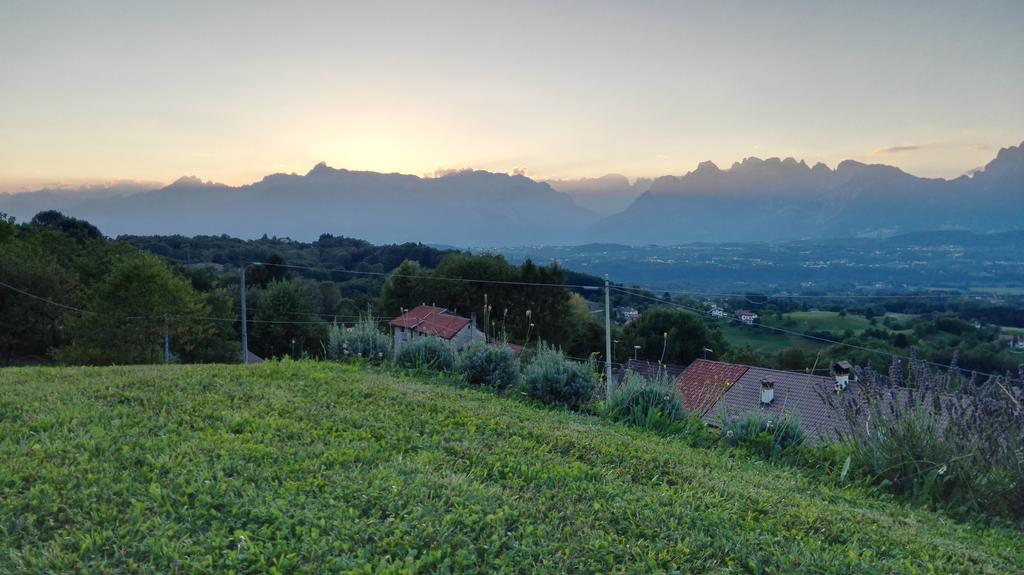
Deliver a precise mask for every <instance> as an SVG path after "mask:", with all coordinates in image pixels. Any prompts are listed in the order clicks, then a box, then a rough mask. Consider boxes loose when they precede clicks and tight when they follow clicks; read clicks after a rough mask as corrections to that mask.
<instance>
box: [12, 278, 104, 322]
mask: <svg viewBox="0 0 1024 575" xmlns="http://www.w3.org/2000/svg"><path fill="white" fill-rule="evenodd" d="M0 286H3V287H5V288H7V289H9V290H12V291H15V292H18V293H20V294H21V295H23V296H27V297H30V298H32V299H37V300H39V301H41V302H45V303H48V304H50V305H55V306H57V307H61V308H64V309H67V310H71V311H76V312H78V313H86V314H93V315H95V313H96V312H91V311H88V310H84V309H81V308H77V307H74V306H70V305H66V304H62V303H60V302H56V301H53V300H52V299H48V298H45V297H42V296H38V295H35V294H33V293H29V292H27V291H25V290H23V289H19V288H16V287H14V286H12V285H10V284H6V283H4V282H0Z"/></svg>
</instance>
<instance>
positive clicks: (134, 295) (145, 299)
mask: <svg viewBox="0 0 1024 575" xmlns="http://www.w3.org/2000/svg"><path fill="white" fill-rule="evenodd" d="M86 301H87V306H86V313H84V314H79V315H78V316H77V317H74V318H72V319H70V320H69V322H68V332H69V335H70V340H71V344H70V345H68V346H65V347H63V348H61V349H60V350H58V352H57V354H56V355H57V358H58V359H59V360H60V361H64V362H68V363H85V364H97V365H102V364H134V363H159V362H161V361H163V351H162V346H163V338H164V335H165V333H167V334H169V335H170V338H171V342H173V351H174V353H175V354H177V355H179V356H189V355H191V354H192V353H193V352H195V351H196V350H197V349H201V348H203V347H204V346H205V345H206V344H207V343H208V342H209V338H210V337H211V335H212V333H213V331H214V330H213V328H212V326H211V325H210V322H207V321H203V320H201V319H199V318H200V317H202V316H206V315H207V314H208V309H207V308H206V307H205V306H203V305H202V304H201V303H200V301H199V299H198V298H197V297H196V294H195V292H193V291H192V286H191V284H190V282H189V281H188V280H187V279H185V278H182V277H177V276H175V275H174V274H173V273H172V272H171V270H170V269H169V268H168V267H167V266H166V265H165V264H164V262H163V261H162V260H160V258H158V257H157V256H154V255H150V254H145V253H137V254H134V255H131V256H127V257H118V258H116V259H115V261H114V262H113V263H112V266H111V269H110V272H109V273H107V274H106V276H104V277H103V278H102V279H101V280H100V281H99V283H97V284H96V285H94V286H93V287H92V288H91V289H89V293H88V294H87V296H86Z"/></svg>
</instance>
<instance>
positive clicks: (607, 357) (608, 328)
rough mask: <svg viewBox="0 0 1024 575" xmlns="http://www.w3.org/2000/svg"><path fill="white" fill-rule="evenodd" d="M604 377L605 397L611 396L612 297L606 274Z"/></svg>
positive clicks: (609, 397)
mask: <svg viewBox="0 0 1024 575" xmlns="http://www.w3.org/2000/svg"><path fill="white" fill-rule="evenodd" d="M604 377H605V392H606V393H607V396H606V397H607V398H608V399H611V397H612V298H611V295H609V287H608V274H605V276H604Z"/></svg>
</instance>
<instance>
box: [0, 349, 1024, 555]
mask: <svg viewBox="0 0 1024 575" xmlns="http://www.w3.org/2000/svg"><path fill="white" fill-rule="evenodd" d="M0 533H3V537H2V538H0V572H9V573H25V572H71V571H87V572H124V571H138V572H152V573H167V572H193V571H204V572H227V571H233V572H239V573H243V572H282V573H283V572H294V571H308V572H359V573H362V572H371V571H372V572H385V573H421V572H487V573H522V572H530V573H596V572H602V573H612V572H614V573H652V572H684V573H834V574H839V573H879V574H881V573H885V574H891V573H904V574H909V573H950V574H954V573H965V574H967V573H970V574H978V573H1000V574H1002V573H1013V572H1020V570H1021V568H1022V566H1024V535H1022V533H1021V532H1019V531H1013V530H1003V529H993V528H985V527H979V526H973V525H963V524H957V523H954V522H953V521H951V520H949V519H946V518H944V517H943V516H940V515H937V514H933V513H929V512H923V511H918V510H914V509H910V508H907V507H904V506H900V505H895V504H892V503H889V502H884V501H882V500H880V499H878V498H877V497H875V496H873V495H871V494H869V493H868V492H866V491H865V490H862V489H859V488H853V487H849V488H837V487H832V486H827V485H824V484H821V483H818V482H816V481H815V480H813V479H811V478H809V477H808V476H807V475H805V474H804V473H803V472H800V471H797V470H794V469H790V468H782V467H775V466H772V465H768V464H765V463H758V462H755V461H753V460H750V459H747V458H745V457H743V456H738V455H736V454H731V455H730V454H727V453H723V452H719V451H715V450H706V449H695V448H691V447H687V446H686V445H685V444H684V443H682V442H679V441H677V440H674V439H672V438H666V437H662V436H657V435H653V434H651V433H647V432H643V431H639V430H636V429H632V428H628V427H624V426H620V425H613V424H610V423H607V422H604V421H602V420H599V419H596V418H593V417H589V416H584V415H576V414H570V413H567V412H562V411H555V410H551V409H543V408H536V407H532V406H529V405H526V404H524V403H522V402H520V401H517V400H515V399H511V398H502V397H498V396H495V395H492V394H490V393H487V392H482V391H477V390H472V389H465V388H460V387H458V386H455V385H451V382H450V381H448V382H445V381H443V380H426V379H420V378H418V377H405V376H402V377H399V376H394V375H388V374H386V373H380V372H374V371H366V370H364V369H362V368H359V367H354V366H351V365H348V366H345V365H338V364H326V363H315V362H283V363H267V364H263V365H259V366H163V367H157V366H152V367H132V368H125V367H112V368H65V369H45V368H31V369H8V370H3V371H0Z"/></svg>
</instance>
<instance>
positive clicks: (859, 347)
mask: <svg viewBox="0 0 1024 575" xmlns="http://www.w3.org/2000/svg"><path fill="white" fill-rule="evenodd" d="M614 289H616V290H618V291H620V292H623V293H627V294H629V295H634V296H637V297H641V298H644V299H648V300H651V301H655V302H658V303H661V304H668V305H671V306H675V307H678V308H681V309H685V310H688V311H691V312H694V313H696V314H698V315H701V316H704V317H711V318H713V319H720V318H714V316H712V315H711V314H710V313H708V312H706V311H704V310H702V309H697V308H694V307H690V306H687V305H683V304H681V303H677V302H674V301H670V300H664V299H660V298H656V297H652V296H648V295H645V294H640V293H636V292H631V291H629V290H627V289H623V288H619V287H616V288H614ZM725 319H728V320H729V321H731V322H740V320H738V319H736V318H734V317H727V318H725ZM740 323H743V322H740ZM743 325H752V326H756V327H759V328H762V329H768V330H772V331H776V332H780V333H785V334H787V335H793V336H797V337H802V338H805V339H810V340H814V341H819V342H822V343H827V344H831V345H838V346H841V347H848V348H851V349H857V350H860V351H866V352H869V353H876V354H879V355H884V356H888V357H890V358H895V359H901V360H908V361H910V360H913V359H914V358H911V357H910V356H906V355H900V354H898V353H893V352H890V351H883V350H880V349H873V348H869V347H865V346H862V345H856V344H852V343H846V342H842V341H836V340H834V339H829V338H825V337H818V336H816V335H811V334H809V333H803V332H799V331H794V330H789V329H784V328H781V327H775V326H771V325H765V324H762V323H750V324H747V323H744V324H743ZM916 361H920V362H923V363H925V364H927V365H931V366H933V367H941V368H945V369H955V370H957V371H961V372H964V373H977V374H978V375H984V376H986V377H1000V376H997V375H995V374H992V373H987V372H984V371H977V370H972V369H967V368H963V367H959V366H952V365H946V364H944V363H937V362H934V361H928V360H924V359H920V358H917V359H916Z"/></svg>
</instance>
